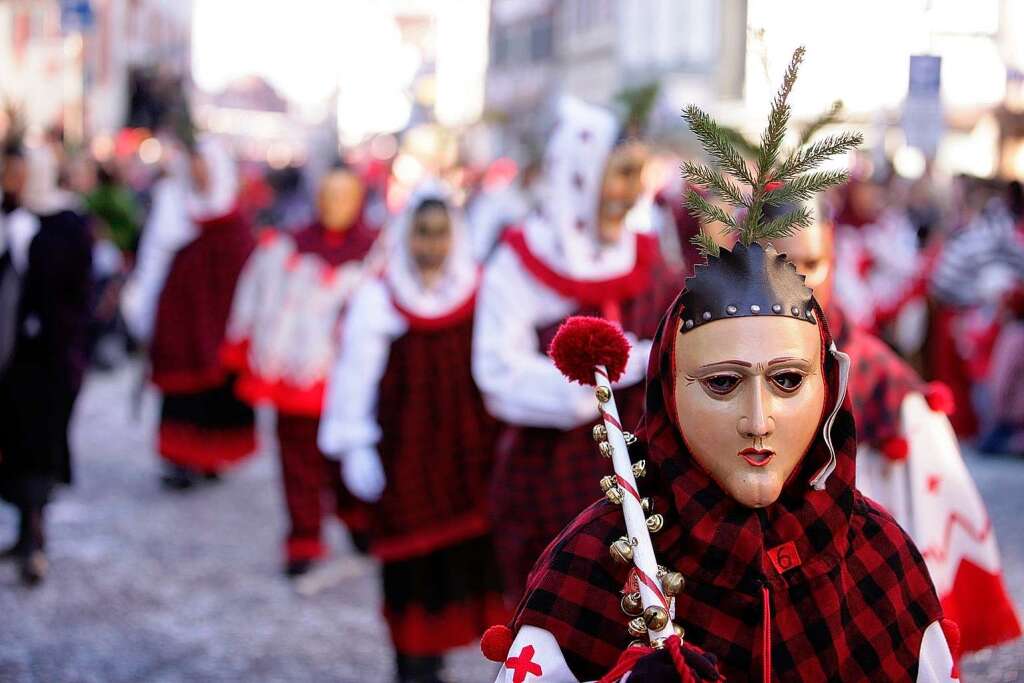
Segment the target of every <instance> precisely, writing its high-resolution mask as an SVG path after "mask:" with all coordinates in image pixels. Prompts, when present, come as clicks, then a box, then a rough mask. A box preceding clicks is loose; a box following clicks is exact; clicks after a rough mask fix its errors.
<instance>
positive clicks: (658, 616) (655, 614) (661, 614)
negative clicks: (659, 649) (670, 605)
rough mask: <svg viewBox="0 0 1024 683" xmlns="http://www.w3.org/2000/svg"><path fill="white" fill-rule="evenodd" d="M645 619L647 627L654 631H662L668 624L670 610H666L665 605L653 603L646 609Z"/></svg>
mask: <svg viewBox="0 0 1024 683" xmlns="http://www.w3.org/2000/svg"><path fill="white" fill-rule="evenodd" d="M643 619H644V623H645V624H647V628H649V629H651V630H652V631H660V630H661V629H663V628H665V627H666V626H668V612H666V611H665V608H664V607H660V606H658V605H651V606H650V607H648V608H647V609H645V610H644V617H643Z"/></svg>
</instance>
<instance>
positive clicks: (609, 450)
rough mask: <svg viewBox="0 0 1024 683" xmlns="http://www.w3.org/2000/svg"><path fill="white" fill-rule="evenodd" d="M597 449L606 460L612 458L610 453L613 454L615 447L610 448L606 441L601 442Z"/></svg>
mask: <svg viewBox="0 0 1024 683" xmlns="http://www.w3.org/2000/svg"><path fill="white" fill-rule="evenodd" d="M597 447H598V449H599V450H600V451H601V455H603V456H604V457H606V458H610V457H612V453H614V452H615V446H612V445H611V444H610V443H608V442H607V441H602V442H601V443H600V444H598V446H597Z"/></svg>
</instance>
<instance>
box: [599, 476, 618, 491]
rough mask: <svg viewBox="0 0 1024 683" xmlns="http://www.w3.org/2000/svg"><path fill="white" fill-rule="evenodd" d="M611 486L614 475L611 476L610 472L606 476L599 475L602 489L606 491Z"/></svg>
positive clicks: (613, 484) (613, 481)
mask: <svg viewBox="0 0 1024 683" xmlns="http://www.w3.org/2000/svg"><path fill="white" fill-rule="evenodd" d="M613 486H615V477H613V476H612V475H610V474H609V475H608V476H605V477H601V490H602V491H607V490H608V489H610V488H612V487H613Z"/></svg>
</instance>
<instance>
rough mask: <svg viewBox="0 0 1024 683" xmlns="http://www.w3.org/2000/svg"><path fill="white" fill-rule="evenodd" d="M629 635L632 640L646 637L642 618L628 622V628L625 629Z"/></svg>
mask: <svg viewBox="0 0 1024 683" xmlns="http://www.w3.org/2000/svg"><path fill="white" fill-rule="evenodd" d="M627 630H628V631H629V635H631V636H633V637H634V638H640V637H642V636H645V635H647V624H645V623H644V618H643V617H637V618H636V619H630V620H629V626H628V627H627Z"/></svg>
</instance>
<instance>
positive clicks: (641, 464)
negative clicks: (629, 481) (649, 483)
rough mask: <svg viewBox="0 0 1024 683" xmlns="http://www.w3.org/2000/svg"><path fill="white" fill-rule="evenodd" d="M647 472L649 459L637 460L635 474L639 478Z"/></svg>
mask: <svg viewBox="0 0 1024 683" xmlns="http://www.w3.org/2000/svg"><path fill="white" fill-rule="evenodd" d="M645 474H647V461H646V460H637V461H636V462H635V463H633V476H634V477H636V478H637V479H639V478H640V477H642V476H644V475H645Z"/></svg>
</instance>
